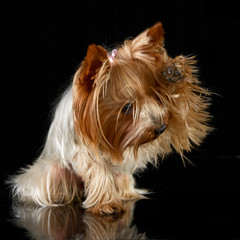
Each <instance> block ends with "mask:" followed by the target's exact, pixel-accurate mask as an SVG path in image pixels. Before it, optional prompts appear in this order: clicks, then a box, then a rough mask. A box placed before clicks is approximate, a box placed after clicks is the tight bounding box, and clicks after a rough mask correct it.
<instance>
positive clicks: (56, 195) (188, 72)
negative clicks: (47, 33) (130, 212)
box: [10, 22, 211, 214]
mask: <svg viewBox="0 0 240 240" xmlns="http://www.w3.org/2000/svg"><path fill="white" fill-rule="evenodd" d="M195 65H196V61H195V60H194V57H184V56H182V55H180V56H177V57H175V58H171V57H169V56H168V54H167V52H166V50H165V48H164V30H163V28H162V24H161V23H160V22H158V23H156V24H155V25H153V26H152V27H150V28H148V29H146V30H145V31H144V32H142V33H141V34H139V35H138V36H137V37H136V38H134V39H132V40H129V39H128V40H126V41H124V43H123V45H120V46H118V47H116V48H115V49H113V50H112V51H111V52H108V51H107V50H106V49H105V48H103V47H101V46H98V45H94V44H92V45H90V46H89V47H88V50H87V55H86V57H85V58H84V60H83V61H82V63H81V65H80V67H79V68H78V70H77V71H76V73H75V75H74V78H73V83H72V84H71V86H70V87H69V88H68V89H67V90H66V92H65V93H64V94H63V96H62V98H61V100H60V102H59V104H58V105H57V108H56V111H55V115H54V118H53V121H52V124H51V126H50V129H49V132H48V136H47V139H46V143H45V147H44V149H43V151H42V153H41V155H40V156H39V158H38V159H37V160H36V161H35V162H34V164H33V165H30V166H28V167H26V168H24V169H22V170H21V172H20V174H18V175H16V176H13V177H12V178H11V180H10V183H11V185H12V187H13V190H12V192H13V196H14V197H16V198H17V199H18V200H19V201H27V202H35V203H36V204H38V205H40V206H59V205H63V204H68V203H71V202H73V201H79V202H80V201H81V202H82V206H83V208H85V209H86V210H87V211H89V212H92V213H99V214H113V213H120V212H122V211H124V202H125V201H127V200H133V199H139V198H143V197H144V194H145V193H146V191H145V190H140V189H136V188H135V181H134V177H133V174H134V173H136V172H137V171H139V170H142V169H144V168H145V167H146V165H147V163H149V162H151V163H153V164H155V165H156V164H157V162H158V159H159V157H161V158H164V157H165V156H166V155H167V154H169V153H170V152H172V150H173V149H175V151H176V152H177V153H179V154H180V155H181V157H182V158H184V152H189V151H190V150H191V147H192V146H193V145H199V144H200V143H201V142H202V141H203V139H204V138H205V136H206V135H207V134H208V133H209V132H210V130H211V127H210V126H209V119H210V114H209V112H208V106H209V95H210V92H209V91H208V90H207V89H205V88H203V87H201V86H200V82H199V80H198V79H197V69H196V67H195Z"/></svg>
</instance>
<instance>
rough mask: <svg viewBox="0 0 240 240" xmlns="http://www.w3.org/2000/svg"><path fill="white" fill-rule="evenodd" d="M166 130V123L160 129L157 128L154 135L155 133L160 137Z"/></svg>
mask: <svg viewBox="0 0 240 240" xmlns="http://www.w3.org/2000/svg"><path fill="white" fill-rule="evenodd" d="M166 128H167V125H166V124H165V123H163V124H162V125H161V126H160V127H159V128H157V129H156V130H155V131H154V133H155V134H156V135H160V134H162V133H163V132H164V131H165V129H166Z"/></svg>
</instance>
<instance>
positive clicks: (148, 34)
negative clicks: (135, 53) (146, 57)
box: [132, 22, 164, 49]
mask: <svg viewBox="0 0 240 240" xmlns="http://www.w3.org/2000/svg"><path fill="white" fill-rule="evenodd" d="M132 45H133V46H135V47H137V48H138V49H141V48H143V49H146V48H149V47H154V48H156V47H158V46H163V45H164V30H163V27H162V23H161V22H157V23H155V24H154V25H153V26H152V27H150V28H148V29H146V30H145V31H143V32H142V33H140V34H139V35H138V36H137V37H136V38H134V39H133V41H132Z"/></svg>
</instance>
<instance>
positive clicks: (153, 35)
mask: <svg viewBox="0 0 240 240" xmlns="http://www.w3.org/2000/svg"><path fill="white" fill-rule="evenodd" d="M146 35H147V37H149V38H150V42H151V43H152V44H153V45H159V44H163V40H164V30H163V27H162V23H161V22H157V23H155V24H154V25H153V26H152V27H150V28H149V29H147V30H146Z"/></svg>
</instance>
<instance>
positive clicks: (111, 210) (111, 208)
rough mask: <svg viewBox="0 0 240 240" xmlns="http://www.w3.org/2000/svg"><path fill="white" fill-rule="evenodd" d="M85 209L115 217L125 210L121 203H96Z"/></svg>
mask: <svg viewBox="0 0 240 240" xmlns="http://www.w3.org/2000/svg"><path fill="white" fill-rule="evenodd" d="M86 211H87V212H90V213H93V214H98V215H102V216H109V217H115V216H118V215H121V214H123V213H124V212H125V209H124V207H123V206H122V205H121V204H116V203H108V204H101V205H96V206H94V207H91V208H88V209H87V210H86Z"/></svg>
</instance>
